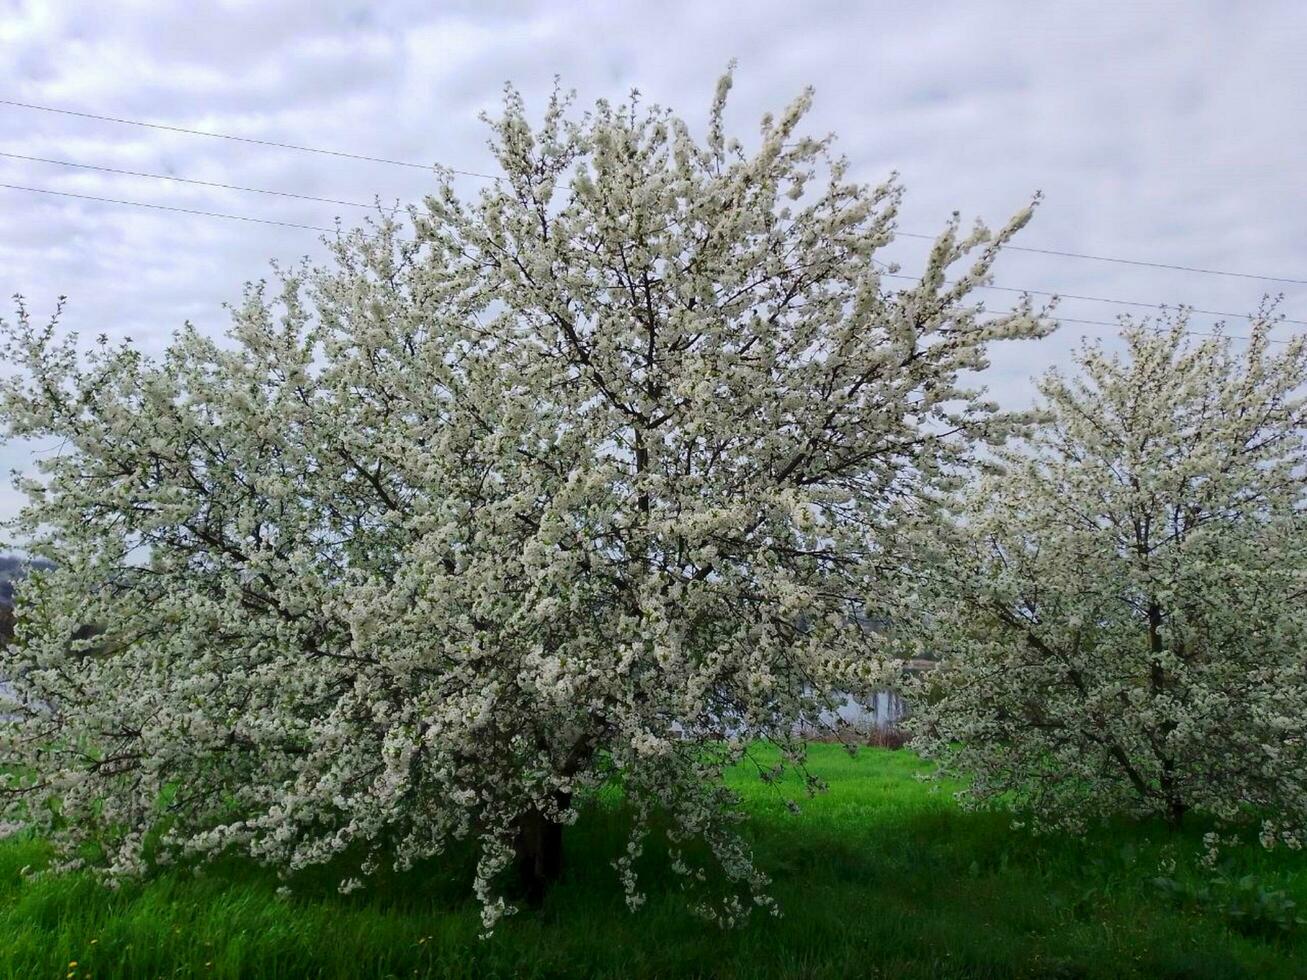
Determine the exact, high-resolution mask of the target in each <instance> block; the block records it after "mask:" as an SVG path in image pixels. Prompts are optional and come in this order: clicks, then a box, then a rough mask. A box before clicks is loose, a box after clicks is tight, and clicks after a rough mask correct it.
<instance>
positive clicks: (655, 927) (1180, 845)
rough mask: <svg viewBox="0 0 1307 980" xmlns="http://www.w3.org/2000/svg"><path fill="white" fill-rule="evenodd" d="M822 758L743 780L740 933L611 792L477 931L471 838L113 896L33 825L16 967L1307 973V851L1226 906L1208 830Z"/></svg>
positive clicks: (15, 876)
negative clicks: (617, 866)
mask: <svg viewBox="0 0 1307 980" xmlns="http://www.w3.org/2000/svg"><path fill="white" fill-rule="evenodd" d="M812 753H813V760H812V765H813V769H814V771H815V772H816V774H818V775H820V776H822V777H823V778H825V779H826V780H827V781H828V782H829V783H830V787H831V788H830V791H829V792H828V793H826V794H824V795H822V796H820V797H818V798H816V799H814V800H812V801H810V802H809V803H807V804H806V805H805V806H804V808H803V812H802V813H801V814H798V815H795V814H792V813H790V812H789V810H788V809H787V807H786V806H785V803H784V799H783V798H782V796H781V794H779V793H778V792H777V791H776V789H775V788H773V787H768V786H765V785H762V784H761V783H760V782H759V781H758V780H757V779H756V776H753V775H751V774H750V773H749V772H746V771H744V770H739V771H737V772H734V773H732V774H731V776H730V782H731V785H732V787H733V788H734V789H736V790H738V791H739V792H740V793H741V794H742V795H743V796H744V797H745V799H746V803H747V807H748V809H749V811H750V814H751V816H752V818H753V820H752V822H751V825H750V827H749V829H748V832H749V834H750V836H751V838H752V840H753V843H754V845H755V847H756V850H757V855H758V861H759V864H760V866H761V867H763V868H764V869H766V870H767V871H768V872H769V873H771V874H772V875H773V876H774V878H775V889H774V893H775V895H776V898H777V899H778V901H779V903H780V905H781V907H782V909H783V911H784V917H783V918H781V919H780V920H778V921H776V920H773V921H768V922H763V921H761V920H755V921H754V922H753V923H751V924H749V925H746V926H745V927H743V928H740V929H736V930H728V931H723V930H721V929H719V928H717V927H715V926H712V925H709V924H707V923H702V922H700V921H698V920H696V919H692V918H690V917H688V916H687V914H686V912H685V909H684V902H683V900H681V897H680V892H679V890H678V888H679V883H680V882H679V879H678V878H676V876H674V875H673V874H671V873H670V872H669V871H667V870H666V869H665V868H664V867H662V863H661V862H660V861H659V860H658V858H657V857H656V855H651V856H650V857H649V858H648V859H647V861H646V864H645V865H642V866H641V868H640V870H641V879H642V881H644V882H645V883H646V888H647V892H648V895H649V902H648V905H647V906H646V908H645V909H643V910H642V911H641V913H640V914H639V915H632V914H630V913H629V912H628V911H627V910H626V906H625V904H624V903H623V901H622V894H621V888H620V885H619V884H618V883H617V882H616V881H615V880H614V876H613V874H612V869H611V868H610V867H609V865H608V862H609V861H611V860H612V859H613V858H615V857H617V856H618V855H619V854H620V853H621V852H622V851H623V849H624V847H625V841H626V831H627V829H628V816H627V814H625V813H624V812H623V810H622V809H621V807H620V805H619V804H618V802H617V801H616V800H615V799H613V798H611V797H609V798H606V799H605V800H603V801H601V802H596V803H594V804H592V806H591V807H590V808H589V809H588V810H587V811H586V813H584V814H583V816H582V819H581V821H580V822H579V823H578V824H577V825H576V826H575V827H572V828H569V830H568V838H567V848H568V854H569V860H570V864H569V865H568V868H567V870H566V873H565V877H564V880H563V881H562V882H561V883H560V884H559V886H558V888H557V889H556V890H555V891H554V892H553V893H552V894H550V896H549V897H548V898H547V900H546V902H545V905H544V907H543V908H542V909H541V910H540V912H538V913H530V914H527V913H524V914H521V915H518V916H515V917H513V918H511V919H509V920H507V921H506V922H505V923H503V924H502V925H501V927H500V928H499V929H498V930H497V931H496V933H495V935H494V937H493V938H492V939H490V940H488V941H481V940H479V939H478V938H477V934H478V932H479V931H480V919H479V911H478V907H477V905H476V903H475V901H474V900H473V899H472V898H471V896H470V894H469V883H470V881H471V878H472V875H473V864H474V859H475V855H474V854H473V853H471V852H468V853H467V854H462V853H453V854H450V855H448V856H447V857H446V858H445V859H444V860H442V861H440V862H438V863H435V862H429V863H427V864H424V865H422V866H420V867H418V868H415V869H414V870H413V871H412V872H410V873H408V874H405V875H396V874H390V875H383V876H380V877H379V879H378V880H377V881H376V883H375V885H373V886H370V887H369V888H368V889H366V890H364V891H360V892H356V893H354V894H352V895H349V896H341V895H339V894H338V893H337V892H336V891H335V889H334V882H335V879H334V878H333V876H332V875H331V873H330V869H318V870H316V871H314V872H313V875H312V876H310V877H307V878H305V879H302V880H299V881H297V882H296V887H295V891H294V893H293V894H292V896H291V897H290V898H288V899H282V898H278V897H277V894H276V888H277V886H278V881H277V880H276V878H275V877H274V876H272V875H270V874H266V873H264V872H262V871H259V870H257V869H254V868H251V867H250V866H249V865H247V864H244V863H241V862H232V863H229V864H221V865H218V866H216V867H214V868H213V869H211V870H210V871H208V872H206V874H205V875H203V876H199V877H197V876H195V875H193V874H192V873H190V872H189V871H187V870H183V869H176V870H173V871H170V872H168V873H165V874H162V875H155V876H152V877H150V878H148V879H146V880H144V881H142V882H131V883H126V884H124V885H123V886H122V887H121V888H120V889H119V890H118V891H112V892H111V891H106V890H104V889H102V888H101V887H100V886H99V885H97V884H96V883H95V882H94V881H92V880H91V879H90V878H89V877H86V876H82V875H61V876H57V877H50V878H45V879H39V880H37V881H34V882H26V883H23V882H21V881H20V877H19V869H20V868H22V867H23V866H24V865H30V866H33V867H39V866H40V865H41V863H42V861H43V860H44V859H45V855H46V853H47V852H46V848H45V846H44V844H43V843H42V842H40V841H37V840H33V839H30V838H24V839H15V840H9V841H5V842H0V978H8V977H12V978H23V980H27V978H31V977H54V976H59V977H64V976H65V975H66V974H67V973H69V972H73V973H74V974H75V975H76V976H77V977H79V978H81V977H87V976H91V977H129V978H130V977H159V976H185V977H190V976H213V977H241V978H246V977H285V978H292V977H293V978H299V977H332V978H336V977H339V978H346V977H348V978H355V977H376V978H381V977H411V976H414V975H417V976H432V977H477V978H482V977H510V976H511V977H534V978H552V977H578V976H579V977H589V976H602V977H614V978H616V977H621V978H633V977H660V978H670V977H682V976H684V977H704V976H712V977H725V978H743V977H804V978H823V977H824V978H845V977H886V978H894V980H913V978H926V977H930V978H954V977H956V978H962V977H967V978H982V977H992V978H1008V977H1029V978H1054V977H1059V978H1104V980H1107V978H1112V980H1116V978H1141V980H1142V978H1148V980H1155V978H1180V977H1184V978H1188V980H1201V978H1236V977H1257V978H1271V980H1274V978H1277V977H1278V978H1285V980H1288V978H1300V977H1302V976H1304V975H1307V930H1293V929H1288V930H1285V929H1280V928H1278V927H1272V928H1263V927H1261V926H1253V927H1251V928H1250V927H1249V924H1250V923H1253V922H1254V921H1266V922H1273V921H1274V917H1275V915H1276V914H1278V913H1277V912H1276V911H1275V910H1276V909H1277V908H1284V907H1285V905H1284V902H1285V901H1292V902H1297V903H1299V905H1301V904H1302V903H1303V902H1304V901H1307V855H1302V854H1293V853H1290V852H1288V851H1286V850H1284V849H1280V850H1276V851H1269V852H1268V851H1264V850H1263V849H1261V848H1259V847H1257V846H1256V845H1250V846H1247V847H1239V848H1232V849H1231V850H1230V851H1229V852H1228V854H1227V857H1228V861H1229V863H1228V865H1226V866H1224V867H1223V868H1222V875H1223V876H1224V877H1225V878H1226V879H1228V881H1230V882H1231V883H1232V884H1231V886H1230V887H1229V888H1228V889H1226V890H1224V891H1221V895H1222V898H1221V899H1220V901H1223V902H1225V903H1226V906H1227V907H1226V908H1221V907H1218V905H1216V904H1211V903H1207V904H1203V903H1200V902H1197V901H1193V900H1191V899H1189V898H1179V899H1177V898H1176V897H1175V896H1173V895H1170V894H1166V893H1164V892H1163V891H1162V890H1160V889H1159V886H1158V885H1156V884H1155V883H1154V881H1153V879H1154V878H1156V877H1157V875H1158V868H1159V866H1163V867H1168V866H1170V865H1169V862H1170V861H1172V860H1174V861H1175V863H1176V865H1177V866H1178V868H1179V870H1176V871H1172V872H1170V873H1169V877H1170V879H1171V880H1172V881H1173V882H1175V883H1176V885H1175V887H1176V888H1177V889H1180V890H1183V891H1184V892H1185V894H1186V895H1187V894H1190V893H1193V894H1196V893H1197V892H1198V891H1199V890H1201V889H1202V888H1203V887H1208V888H1212V887H1213V886H1212V882H1211V876H1210V873H1205V872H1202V871H1201V870H1199V869H1198V868H1197V867H1196V866H1195V865H1193V864H1192V861H1190V862H1189V864H1186V861H1185V860H1184V858H1185V857H1186V856H1188V857H1189V858H1193V857H1194V856H1196V855H1198V854H1199V853H1201V850H1202V832H1203V829H1204V828H1203V827H1201V826H1196V827H1194V828H1187V829H1186V830H1185V831H1183V832H1182V833H1180V834H1175V833H1172V832H1170V831H1168V830H1166V829H1165V828H1164V827H1162V826H1161V825H1160V824H1147V823H1145V824H1125V823H1122V824H1113V825H1109V826H1102V827H1096V828H1093V829H1091V830H1090V831H1089V832H1088V833H1086V834H1084V835H1078V836H1062V835H1049V836H1039V837H1035V836H1031V835H1030V834H1028V833H1026V832H1023V831H1017V830H1013V829H1012V828H1011V826H1010V824H1009V822H1008V820H1007V819H1006V818H1005V817H1003V816H1002V815H1000V814H995V813H964V812H962V811H960V810H959V809H958V808H957V806H956V805H955V804H954V802H953V801H952V799H951V797H950V795H949V789H952V788H955V787H945V788H944V789H943V791H934V790H932V788H931V786H930V785H929V784H925V783H922V782H921V781H920V780H919V779H918V778H917V777H918V776H919V775H920V774H921V773H922V772H924V765H923V763H921V762H920V761H919V760H918V759H916V758H915V757H914V756H913V755H912V754H910V753H908V752H890V751H883V750H863V751H862V752H861V753H860V754H859V755H858V757H857V758H855V759H850V758H849V757H848V755H847V754H846V753H844V752H843V751H842V750H841V749H840V748H839V747H838V746H830V745H816V746H813V747H812ZM760 755H761V757H760V759H759V762H760V763H762V764H766V763H767V762H769V761H771V760H770V759H769V757H768V755H767V753H766V752H765V751H764V752H762V753H760ZM790 788H793V787H790ZM1186 869H1187V870H1186ZM1245 879H1248V880H1250V881H1251V882H1253V885H1250V886H1245V885H1244V884H1242V883H1241V882H1243V881H1244V880H1245ZM1263 888H1264V889H1265V895H1264V896H1263V897H1258V896H1259V895H1260V892H1259V889H1263ZM1216 893H1217V889H1214V888H1213V894H1216ZM1276 893H1279V894H1280V896H1281V897H1278V898H1277V897H1274V896H1275V894H1276ZM1235 911H1238V912H1240V913H1241V914H1239V915H1235V914H1234V912H1235ZM73 961H76V962H77V964H78V965H77V967H76V968H75V969H73V970H70V969H69V968H68V964H69V963H71V962H73Z"/></svg>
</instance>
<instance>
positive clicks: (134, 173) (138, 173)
mask: <svg viewBox="0 0 1307 980" xmlns="http://www.w3.org/2000/svg"><path fill="white" fill-rule="evenodd" d="M0 157H8V158H9V159H11V160H28V161H31V162H32V163H53V164H57V165H58V166H60V167H76V168H77V169H78V170H97V171H99V172H100V173H106V174H121V175H123V176H126V177H149V178H150V179H152V180H171V181H175V182H176V183H179V184H195V185H197V186H199V187H219V188H222V189H223V190H227V191H244V192H246V193H249V194H269V195H272V196H275V197H292V198H294V199H295V200H297V201H315V202H317V203H318V204H339V205H342V206H343V207H347V208H366V209H368V210H373V209H375V208H377V207H378V205H376V204H363V203H362V202H360V201H341V200H337V199H336V198H333V197H314V196H313V195H312V194H295V193H293V192H291V191H273V190H268V189H267V188H264V187H245V186H242V185H240V184H223V183H221V182H219V181H216V180H196V179H195V178H193V177H175V176H173V175H172V174H152V173H148V172H146V171H144V170H119V169H118V168H117V167H102V166H98V165H96V164H93V163H74V162H73V161H72V160H55V159H53V158H51V157H33V156H28V155H27V154H25V153H7V152H5V151H3V150H0Z"/></svg>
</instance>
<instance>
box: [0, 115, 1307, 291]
mask: <svg viewBox="0 0 1307 980" xmlns="http://www.w3.org/2000/svg"><path fill="white" fill-rule="evenodd" d="M0 105H7V106H14V107H16V108H19V109H32V110H35V111H37V112H51V113H57V114H59V115H64V116H76V117H78V118H81V119H96V120H99V121H101V122H112V123H118V124H120V125H124V126H140V127H144V128H146V129H158V130H164V131H166V132H172V133H185V134H187V135H189V136H207V137H209V138H210V139H223V140H231V141H234V142H238V143H252V144H254V145H256V146H271V147H275V148H277V149H282V150H296V151H298V152H301V153H317V154H321V155H324V156H332V157H340V158H344V159H347V160H365V161H367V162H369V163H383V164H388V165H389V166H393V167H408V168H411V169H415V170H427V171H430V170H433V169H434V166H432V165H427V164H422V163H413V162H412V161H410V160H393V159H390V158H388V157H378V156H369V155H367V154H363V153H350V152H347V151H344V150H330V149H325V148H323V147H318V146H303V145H301V144H298V143H282V142H279V141H277V140H264V139H255V138H254V137H250V136H234V135H232V134H230V133H215V132H212V131H210V130H203V129H188V128H187V127H184V126H171V125H166V124H164V123H153V122H145V121H143V120H139V119H125V118H123V117H121V116H105V115H99V114H97V113H93V112H81V111H78V110H75V109H62V108H59V107H57V106H48V105H38V104H36V103H33V102H18V101H16V100H13V99H0ZM446 169H447V170H448V171H449V172H450V173H455V174H461V175H463V176H465V177H478V178H480V179H482V180H493V181H499V180H502V179H503V178H501V177H499V176H496V175H495V174H486V173H481V172H479V171H476V170H458V169H456V168H453V167H448V168H446ZM895 234H897V235H900V236H902V237H903V238H921V239H925V240H927V241H934V240H935V239H936V238H937V237H938V236H937V235H927V234H924V233H921V232H908V231H896V232H895ZM1003 247H1004V248H1005V249H1009V250H1011V251H1013V252H1031V253H1034V254H1036V255H1054V256H1058V257H1060V258H1070V259H1085V260H1089V261H1093V262H1112V263H1116V264H1118V265H1133V266H1142V267H1144V268H1149V269H1169V270H1171V271H1174V272H1193V273H1198V274H1200V275H1206V276H1226V277H1229V278H1234V279H1254V280H1257V281H1259V282H1277V283H1285V284H1288V285H1293V286H1307V279H1295V278H1292V277H1289V276H1267V275H1257V274H1254V273H1250V272H1230V271H1228V270H1225V269H1205V268H1202V267H1199V266H1191V265H1178V264H1173V263H1167V262H1149V261H1146V260H1143V259H1126V258H1120V257H1118V256H1113V255H1093V254H1090V253H1088V252H1071V251H1066V250H1062V249H1054V248H1036V247H1034V246H1030V245H1005V246H1003Z"/></svg>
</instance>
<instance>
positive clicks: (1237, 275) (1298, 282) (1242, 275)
mask: <svg viewBox="0 0 1307 980" xmlns="http://www.w3.org/2000/svg"><path fill="white" fill-rule="evenodd" d="M894 234H896V235H898V236H900V237H902V238H924V239H927V240H928V241H934V240H935V239H936V238H938V237H939V236H938V235H925V234H922V233H921V232H911V231H895V232H894ZM1003 248H1004V249H1005V250H1007V251H1012V252H1034V253H1035V254H1037V255H1058V256H1061V257H1062V258H1067V259H1091V260H1093V261H1094V262H1115V263H1117V264H1119V265H1140V266H1145V267H1146V268H1149V269H1171V270H1173V271H1176V272H1198V273H1201V274H1202V275H1205V276H1230V277H1232V278H1234V279H1257V280H1260V281H1261V282H1283V283H1289V284H1290V285H1294V286H1307V279H1291V278H1289V277H1287V276H1258V275H1253V274H1252V273H1250V272H1226V271H1224V270H1221V269H1201V268H1198V267H1197V266H1192V265H1170V264H1168V263H1166V262H1145V261H1143V260H1141V259H1120V258H1116V257H1115V256H1111V255H1090V254H1088V253H1086V252H1063V251H1060V250H1058V249H1055V248H1031V247H1030V246H1028V245H1004V246H1003Z"/></svg>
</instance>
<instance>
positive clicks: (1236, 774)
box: [914, 315, 1307, 844]
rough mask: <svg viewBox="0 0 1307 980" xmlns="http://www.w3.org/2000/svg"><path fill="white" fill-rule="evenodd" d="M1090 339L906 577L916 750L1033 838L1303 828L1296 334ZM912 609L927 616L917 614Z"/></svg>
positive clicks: (1305, 775)
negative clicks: (1240, 343)
mask: <svg viewBox="0 0 1307 980" xmlns="http://www.w3.org/2000/svg"><path fill="white" fill-rule="evenodd" d="M1186 326H1187V325H1186V319H1185V317H1184V315H1179V316H1176V317H1174V318H1173V319H1171V320H1170V321H1169V322H1166V323H1165V324H1164V325H1163V326H1162V328H1160V329H1153V328H1152V327H1151V326H1150V325H1148V324H1132V325H1128V326H1127V327H1126V328H1125V330H1124V332H1123V339H1124V342H1125V347H1126V352H1125V356H1124V357H1117V356H1109V355H1108V354H1106V353H1105V352H1104V351H1103V350H1102V349H1101V347H1100V346H1096V345H1095V346H1086V347H1085V348H1083V349H1082V350H1081V351H1080V353H1079V355H1078V358H1077V361H1078V366H1079V368H1080V376H1079V377H1075V378H1066V377H1064V376H1062V375H1061V374H1059V373H1056V372H1054V373H1051V374H1049V375H1048V376H1047V377H1046V378H1045V379H1044V380H1043V382H1042V384H1041V389H1040V390H1041V391H1042V393H1043V397H1044V400H1045V402H1046V410H1047V419H1046V422H1045V424H1043V425H1042V426H1041V427H1039V428H1038V430H1037V431H1036V433H1035V435H1034V437H1033V438H1032V439H1031V440H1030V441H1029V442H1028V443H1024V444H1013V445H1010V446H1008V447H1005V448H1004V449H1003V450H1002V451H1001V452H1000V453H999V454H998V463H997V465H996V467H995V468H994V470H993V471H992V472H991V473H990V474H989V475H988V476H986V477H985V478H984V479H982V480H980V481H979V482H978V483H977V484H976V485H975V486H973V487H972V488H971V491H970V492H969V493H967V494H966V495H965V496H964V497H963V498H962V500H961V502H960V505H959V507H958V517H959V519H958V522H957V524H956V525H954V526H953V528H952V530H951V531H949V532H947V533H946V534H944V536H943V538H942V539H941V540H937V541H936V545H937V547H936V548H935V549H934V551H933V553H931V554H929V555H928V557H927V558H926V559H925V561H924V563H923V569H924V570H926V572H925V573H926V578H927V579H928V580H929V581H930V582H931V583H932V584H933V593H934V595H935V596H936V600H937V601H936V603H935V604H934V606H933V613H934V616H933V619H932V620H931V622H930V623H929V624H928V629H929V631H930V640H929V642H931V643H932V644H934V645H935V652H936V653H937V654H938V655H939V657H940V666H939V668H938V670H936V671H934V672H933V673H931V674H930V675H929V676H928V677H926V678H925V679H924V680H923V691H924V693H926V694H927V695H928V696H927V698H926V700H927V701H929V702H930V703H929V704H928V706H926V707H925V709H924V710H923V711H922V712H921V713H920V714H919V715H918V717H917V718H916V720H915V722H914V725H915V728H916V732H917V738H916V745H917V746H918V747H919V748H921V749H923V750H924V751H925V752H926V753H927V754H929V755H932V756H934V757H936V758H939V759H942V760H943V761H944V763H945V764H946V766H945V772H953V773H959V772H965V773H967V774H968V775H970V777H971V779H970V782H969V783H968V785H967V788H966V790H965V791H964V793H965V796H966V797H967V798H969V799H971V800H972V801H977V802H983V801H993V800H995V799H996V798H998V797H999V796H1000V795H1002V797H1003V799H1004V800H1005V801H1007V802H1010V803H1011V804H1012V805H1013V806H1015V807H1016V808H1018V809H1020V810H1025V811H1028V812H1029V813H1031V814H1032V815H1033V817H1034V818H1035V819H1036V821H1038V822H1042V823H1045V824H1053V825H1057V824H1063V825H1073V826H1074V825H1078V824H1079V823H1081V821H1082V820H1083V818H1085V817H1088V816H1092V815H1095V814H1105V813H1110V812H1121V811H1128V812H1134V813H1138V814H1156V815H1160V816H1162V817H1164V818H1166V819H1168V820H1170V821H1171V822H1173V823H1178V822H1179V821H1180V820H1181V819H1182V817H1183V816H1184V814H1185V813H1186V811H1189V810H1191V809H1200V810H1203V811H1205V812H1207V813H1209V814H1215V815H1217V816H1218V817H1221V818H1225V819H1229V820H1234V819H1237V818H1240V817H1243V816H1247V815H1248V814H1249V813H1250V812H1253V813H1256V814H1258V815H1260V816H1261V817H1262V818H1263V821H1264V822H1263V824H1262V829H1263V839H1264V841H1266V842H1267V843H1269V842H1270V841H1271V840H1273V839H1274V838H1276V837H1277V836H1278V837H1282V838H1284V839H1286V840H1288V841H1290V842H1291V843H1295V844H1296V843H1297V842H1298V839H1299V838H1298V836H1297V834H1298V832H1299V831H1300V829H1301V827H1302V826H1303V823H1302V821H1303V819H1304V817H1305V816H1307V512H1304V509H1303V508H1304V503H1307V494H1305V493H1304V487H1305V482H1304V481H1305V480H1307V469H1305V464H1307V444H1305V443H1304V436H1305V434H1307V430H1305V428H1304V426H1305V423H1307V400H1304V397H1303V395H1304V384H1305V383H1307V340H1305V339H1304V338H1303V337H1298V338H1296V339H1293V340H1292V341H1290V342H1288V343H1287V344H1285V345H1284V346H1278V344H1280V343H1281V341H1277V340H1276V339H1273V337H1272V331H1273V327H1274V320H1272V319H1270V318H1268V317H1265V316H1263V317H1261V318H1259V319H1257V320H1256V322H1255V323H1254V324H1253V328H1252V335H1251V340H1250V341H1249V342H1248V344H1247V347H1246V350H1243V351H1242V352H1239V351H1237V350H1236V349H1235V348H1234V347H1233V346H1232V345H1233V342H1232V341H1231V340H1230V339H1228V338H1215V339H1205V340H1201V341H1192V340H1190V339H1188V338H1187V337H1186ZM927 605H930V603H927Z"/></svg>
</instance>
